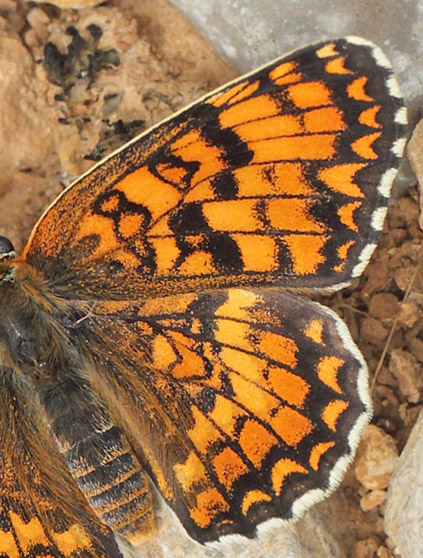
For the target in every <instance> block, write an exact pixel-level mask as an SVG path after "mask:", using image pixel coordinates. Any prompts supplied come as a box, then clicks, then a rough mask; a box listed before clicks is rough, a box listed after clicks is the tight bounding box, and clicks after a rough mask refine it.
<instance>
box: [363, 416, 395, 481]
mask: <svg viewBox="0 0 423 558" xmlns="http://www.w3.org/2000/svg"><path fill="white" fill-rule="evenodd" d="M397 462H398V452H397V449H396V446H395V441H394V439H393V438H392V437H391V436H389V435H388V434H386V433H385V432H384V431H383V430H382V429H381V428H378V427H377V426H375V425H373V424H370V425H369V426H368V427H367V428H366V430H365V432H364V435H363V439H362V442H361V445H360V447H359V450H358V452H357V459H356V462H355V463H356V464H355V475H356V477H357V479H358V481H359V482H361V484H363V485H364V486H365V487H366V488H367V489H368V490H382V489H383V488H386V487H387V486H388V483H389V479H390V477H391V475H392V472H393V470H394V469H395V466H396V464H397Z"/></svg>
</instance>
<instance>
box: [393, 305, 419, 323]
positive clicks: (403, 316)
mask: <svg viewBox="0 0 423 558" xmlns="http://www.w3.org/2000/svg"><path fill="white" fill-rule="evenodd" d="M421 316H422V310H421V307H420V306H419V304H417V302H416V301H415V300H403V301H402V302H401V303H400V309H399V313H398V324H399V325H402V326H405V327H413V325H414V324H415V323H416V322H417V320H418V319H419V318H420V317H421Z"/></svg>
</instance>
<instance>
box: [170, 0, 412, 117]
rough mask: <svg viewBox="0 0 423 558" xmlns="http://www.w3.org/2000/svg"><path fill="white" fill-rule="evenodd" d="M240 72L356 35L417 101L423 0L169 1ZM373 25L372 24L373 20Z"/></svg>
mask: <svg viewBox="0 0 423 558" xmlns="http://www.w3.org/2000/svg"><path fill="white" fill-rule="evenodd" d="M171 1H172V3H173V4H175V5H176V6H178V7H179V8H180V9H181V10H182V11H183V12H184V13H185V14H186V15H187V16H188V17H189V19H191V21H193V22H195V25H196V26H197V27H198V28H199V29H200V30H201V32H202V33H203V35H204V36H205V37H207V38H208V40H209V41H210V42H211V43H212V44H213V45H214V47H215V48H216V50H217V51H218V52H220V53H221V54H222V55H224V56H225V57H226V58H227V59H229V60H230V61H231V62H232V63H233V64H234V65H235V66H237V67H238V68H239V69H240V70H242V71H247V70H252V69H253V68H255V67H256V66H259V65H261V64H263V63H265V62H267V61H268V60H271V59H272V58H276V57H277V56H281V55H282V54H284V53H285V52H289V51H290V50H293V49H296V48H300V47H302V46H304V45H306V44H308V43H311V42H315V41H320V40H322V39H328V38H336V37H343V36H345V35H360V36H362V37H364V38H366V39H369V40H371V41H374V42H375V43H377V44H378V45H380V46H381V47H383V48H384V49H385V50H386V54H387V55H388V56H389V58H390V59H391V60H392V62H393V64H394V67H395V69H396V71H397V73H398V75H399V79H400V83H401V86H402V89H403V92H404V94H405V96H406V99H407V100H408V101H409V102H410V101H411V102H412V105H413V108H415V109H416V110H417V109H418V106H419V105H420V102H421V97H422V91H421V80H422V74H421V72H422V70H421V69H420V68H418V67H416V60H421V59H422V57H423V35H422V33H421V30H422V19H423V2H422V0H411V1H408V2H398V1H397V0H376V1H374V2H368V1H367V0H353V1H351V2H348V3H344V2H338V1H337V0H318V1H317V2H301V1H298V0H284V1H279V2H274V1H273V0H230V1H228V0H209V1H208V2H200V3H199V2H197V1H196V0H171ZM376 21H377V25H375V22H376Z"/></svg>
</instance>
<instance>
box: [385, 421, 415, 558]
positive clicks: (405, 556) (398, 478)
mask: <svg viewBox="0 0 423 558" xmlns="http://www.w3.org/2000/svg"><path fill="white" fill-rule="evenodd" d="M385 528H386V532H387V533H388V535H389V536H390V537H391V539H392V540H393V542H394V544H395V546H396V551H397V552H398V553H399V555H400V556H401V558H422V557H423V412H421V413H420V415H419V418H418V420H417V423H416V425H415V426H414V428H413V431H412V433H411V436H410V438H409V439H408V442H407V445H406V446H405V448H404V450H403V451H402V453H401V457H400V460H399V463H398V466H397V468H396V470H395V472H394V474H393V476H392V478H391V481H390V483H389V489H388V497H387V500H386V507H385Z"/></svg>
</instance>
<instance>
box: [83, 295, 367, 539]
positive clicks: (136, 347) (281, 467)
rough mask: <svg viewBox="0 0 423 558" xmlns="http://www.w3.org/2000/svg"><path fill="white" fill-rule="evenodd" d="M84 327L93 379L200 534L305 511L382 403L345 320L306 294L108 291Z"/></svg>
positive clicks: (333, 481) (210, 535) (335, 476)
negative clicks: (145, 297) (112, 294)
mask: <svg viewBox="0 0 423 558" xmlns="http://www.w3.org/2000/svg"><path fill="white" fill-rule="evenodd" d="M84 327H88V328H89V330H90V339H91V342H90V354H91V358H95V359H97V362H98V363H99V366H98V367H97V370H98V372H97V376H96V377H93V378H92V383H93V385H95V386H97V387H96V389H98V390H100V392H101V397H102V399H103V400H104V401H106V405H107V406H108V407H109V409H111V412H112V413H114V414H115V420H116V422H117V423H119V424H120V425H121V427H122V428H123V429H124V430H125V431H126V432H127V433H128V435H129V436H130V438H131V439H132V445H133V447H134V448H135V449H136V451H137V452H138V453H139V456H140V460H141V461H142V462H143V463H144V465H145V467H146V470H147V471H149V473H150V475H151V477H152V478H153V479H154V482H155V483H156V485H157V487H158V488H159V490H160V492H161V493H162V495H163V496H164V497H165V499H166V500H167V502H168V503H169V504H170V506H171V507H172V508H173V509H174V510H175V511H176V513H177V515H178V517H179V518H180V519H181V521H182V522H183V524H184V525H185V527H186V529H187V531H188V532H189V534H190V535H191V536H193V537H194V538H196V539H198V540H200V541H202V542H205V541H208V540H213V539H216V538H218V537H220V536H222V535H225V534H229V533H242V534H246V535H252V534H254V532H255V528H256V526H257V524H259V523H261V522H263V521H265V520H267V519H270V518H273V517H282V518H285V519H291V518H293V517H295V516H298V515H301V514H302V512H303V511H304V509H306V508H308V507H309V506H310V505H312V504H313V503H315V502H317V501H319V500H320V499H322V498H323V497H324V496H325V495H327V494H328V493H330V492H331V491H332V490H333V489H334V488H335V486H336V485H337V484H338V482H339V481H340V479H341V478H342V475H343V473H344V471H345V469H346V467H347V465H348V463H349V461H350V460H351V458H352V454H353V453H354V449H355V446H356V444H357V442H358V439H359V435H360V432H361V430H362V428H364V426H365V424H366V423H367V422H368V420H369V417H370V414H371V404H370V400H369V396H368V390H367V369H366V366H365V364H364V361H363V359H362V357H361V355H360V353H359V351H358V349H357V348H356V346H355V345H354V343H353V341H352V340H351V337H350V335H349V333H348V330H347V328H346V326H345V324H344V323H343V322H342V321H341V320H340V319H339V317H338V316H336V314H334V313H333V312H332V311H330V310H328V309H327V308H325V307H323V306H321V305H320V304H318V303H315V302H312V301H310V300H307V299H304V298H302V297H299V296H297V295H294V294H290V293H283V292H280V291H279V290H278V291H275V290H272V289H259V290H252V289H249V290H242V289H228V290H223V291H214V292H211V293H203V294H187V295H178V296H175V297H165V298H158V299H151V300H149V301H146V302H139V303H138V304H135V303H133V302H132V303H116V302H105V303H103V304H99V305H98V306H97V307H96V309H95V312H94V314H93V315H92V316H90V317H87V320H86V322H84ZM141 332H142V335H140V333H141ZM86 334H87V332H86V331H84V330H83V329H82V330H81V332H80V335H81V339H83V338H84V337H86ZM105 354H108V355H109V356H108V357H105V356H104V355H105ZM106 359H107V360H108V363H107V364H106V363H105V360H106ZM105 370H107V374H106V375H105V374H104V372H105ZM116 401H118V402H119V404H118V405H116ZM120 412H121V413H122V414H121V415H119V413H120ZM128 417H130V418H129V419H128Z"/></svg>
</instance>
